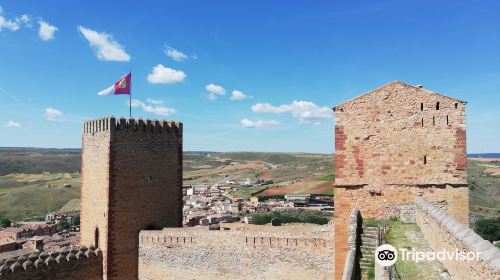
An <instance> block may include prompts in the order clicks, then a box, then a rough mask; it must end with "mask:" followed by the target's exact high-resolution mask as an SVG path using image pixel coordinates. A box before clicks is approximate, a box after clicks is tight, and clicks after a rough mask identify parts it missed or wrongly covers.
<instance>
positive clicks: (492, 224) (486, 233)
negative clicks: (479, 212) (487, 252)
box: [475, 217, 500, 241]
mask: <svg viewBox="0 0 500 280" xmlns="http://www.w3.org/2000/svg"><path fill="white" fill-rule="evenodd" d="M475 230H476V232H477V234H479V235H480V236H481V237H482V238H484V239H486V240H489V241H496V240H500V217H497V218H492V219H480V220H478V221H477V222H476V226H475Z"/></svg>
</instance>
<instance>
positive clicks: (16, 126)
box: [5, 121, 21, 128]
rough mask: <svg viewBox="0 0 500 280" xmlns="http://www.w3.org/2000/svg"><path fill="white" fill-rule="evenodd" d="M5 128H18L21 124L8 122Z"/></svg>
mask: <svg viewBox="0 0 500 280" xmlns="http://www.w3.org/2000/svg"><path fill="white" fill-rule="evenodd" d="M5 127H8V128H20V127H21V124H20V123H18V122H15V121H9V122H8V123H6V124H5Z"/></svg>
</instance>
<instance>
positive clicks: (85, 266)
mask: <svg viewBox="0 0 500 280" xmlns="http://www.w3.org/2000/svg"><path fill="white" fill-rule="evenodd" d="M102 259H103V256H102V251H101V250H99V249H95V248H93V247H91V248H87V247H85V246H81V247H65V248H62V249H61V250H59V251H53V252H41V253H33V254H31V255H29V256H28V257H26V256H21V257H18V258H9V259H4V260H0V280H4V279H6V280H7V279H9V280H13V279H15V280H24V279H49V275H52V276H53V275H56V276H57V277H56V278H54V279H77V280H78V279H82V280H83V279H102ZM51 279H52V278H51Z"/></svg>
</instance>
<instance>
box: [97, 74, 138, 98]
mask: <svg viewBox="0 0 500 280" xmlns="http://www.w3.org/2000/svg"><path fill="white" fill-rule="evenodd" d="M131 88H132V73H128V74H127V75H126V76H125V77H123V78H121V79H120V80H119V81H118V82H116V83H115V84H114V85H112V86H110V87H109V88H107V89H105V90H102V91H100V92H99V93H98V95H109V94H128V95H130V94H131V92H130V91H131Z"/></svg>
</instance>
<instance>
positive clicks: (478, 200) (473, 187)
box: [467, 160, 500, 210]
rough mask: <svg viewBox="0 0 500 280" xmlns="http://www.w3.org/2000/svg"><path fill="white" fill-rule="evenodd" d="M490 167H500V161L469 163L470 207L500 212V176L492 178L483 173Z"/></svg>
mask: <svg viewBox="0 0 500 280" xmlns="http://www.w3.org/2000/svg"><path fill="white" fill-rule="evenodd" d="M490 165H496V166H500V161H493V162H488V163H484V162H479V161H474V160H469V161H468V162H467V168H468V175H469V176H468V179H469V188H470V205H471V206H481V207H487V208H494V209H497V210H500V201H499V199H500V176H491V175H487V174H485V173H484V172H483V171H484V170H485V169H486V168H487V166H490Z"/></svg>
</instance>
